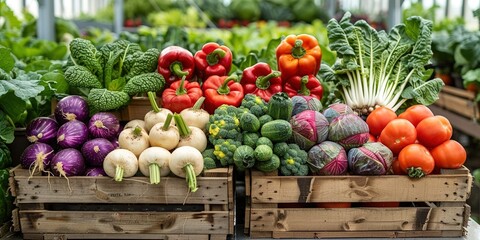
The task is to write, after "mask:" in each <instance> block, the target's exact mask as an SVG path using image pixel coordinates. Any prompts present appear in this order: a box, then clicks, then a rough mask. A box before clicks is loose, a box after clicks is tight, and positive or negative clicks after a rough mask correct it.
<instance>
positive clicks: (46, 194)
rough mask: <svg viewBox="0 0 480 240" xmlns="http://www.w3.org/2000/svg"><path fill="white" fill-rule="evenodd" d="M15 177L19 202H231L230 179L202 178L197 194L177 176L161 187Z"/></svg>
mask: <svg viewBox="0 0 480 240" xmlns="http://www.w3.org/2000/svg"><path fill="white" fill-rule="evenodd" d="M14 178H15V182H16V183H15V184H14V185H13V186H15V188H16V189H15V192H16V194H17V203H55V202H57V203H62V202H65V203H66V202H76V203H102V202H103V203H155V204H174V203H184V202H186V203H188V204H228V203H229V195H228V191H229V189H228V186H227V184H228V179H227V178H226V177H199V178H197V179H198V188H199V189H198V190H197V191H196V192H194V193H192V192H189V190H188V187H187V184H186V183H185V179H182V178H177V177H163V178H162V180H161V183H160V184H158V185H152V184H150V183H149V182H148V179H147V178H145V177H133V178H129V179H125V180H124V181H123V182H121V183H119V182H115V181H113V180H112V179H111V178H108V177H71V178H70V179H69V184H68V183H67V180H66V179H64V178H59V177H44V176H33V177H31V178H29V177H28V176H24V175H18V174H17V175H15V177H14ZM69 187H70V188H71V191H70V189H69ZM230 201H231V200H230Z"/></svg>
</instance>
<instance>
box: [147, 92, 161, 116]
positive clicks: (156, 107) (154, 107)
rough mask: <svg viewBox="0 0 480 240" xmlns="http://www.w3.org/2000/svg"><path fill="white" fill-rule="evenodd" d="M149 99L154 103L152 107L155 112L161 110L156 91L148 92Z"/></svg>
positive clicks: (151, 103)
mask: <svg viewBox="0 0 480 240" xmlns="http://www.w3.org/2000/svg"><path fill="white" fill-rule="evenodd" d="M148 100H149V101H150V105H152V109H153V111H154V112H156V113H158V112H160V108H159V107H158V104H157V95H156V94H155V93H154V92H148Z"/></svg>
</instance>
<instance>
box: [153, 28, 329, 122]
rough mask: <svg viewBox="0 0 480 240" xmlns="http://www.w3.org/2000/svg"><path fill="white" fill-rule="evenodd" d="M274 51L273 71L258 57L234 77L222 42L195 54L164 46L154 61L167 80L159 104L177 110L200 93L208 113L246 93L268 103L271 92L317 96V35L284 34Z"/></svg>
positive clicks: (319, 88) (237, 103)
mask: <svg viewBox="0 0 480 240" xmlns="http://www.w3.org/2000/svg"><path fill="white" fill-rule="evenodd" d="M275 53H276V58H277V64H278V65H277V69H278V71H277V70H273V69H272V67H271V66H270V65H269V64H267V63H265V62H258V63H256V64H254V65H252V66H249V67H247V68H245V69H244V70H243V71H242V75H241V77H238V76H237V75H235V74H232V75H229V74H230V71H231V69H232V51H231V50H230V49H229V48H228V47H226V46H224V45H220V44H218V43H215V42H209V43H206V44H205V45H203V47H202V48H201V49H200V50H198V51H197V52H196V53H195V54H193V53H191V52H190V51H188V50H187V49H184V48H182V47H179V46H170V47H167V48H165V49H163V50H162V51H161V53H160V56H159V61H158V72H159V73H160V74H161V75H162V76H163V77H164V78H165V81H166V89H165V90H164V91H163V93H162V103H163V106H164V107H166V108H168V109H170V110H172V111H173V112H180V111H182V110H183V109H186V108H191V107H193V105H194V104H195V102H196V101H197V100H198V99H199V98H200V97H202V96H204V97H205V102H204V109H205V110H207V111H208V112H209V113H210V114H212V113H213V111H214V110H215V109H216V108H217V107H219V106H221V105H222V104H228V105H233V106H236V107H238V106H240V103H241V101H242V99H243V97H244V95H245V94H248V93H252V94H255V95H258V96H260V97H261V98H262V99H264V100H265V101H267V102H268V101H269V100H270V97H271V96H272V95H273V94H275V93H277V92H282V91H283V92H286V93H287V94H288V96H290V97H292V96H295V95H306V96H312V97H315V98H318V99H319V100H320V99H321V98H322V95H323V89H322V85H321V82H320V80H319V79H318V78H317V77H316V75H317V73H318V71H319V70H320V63H321V58H322V52H321V49H320V46H319V44H318V41H317V39H316V38H315V37H314V36H311V35H308V34H300V35H289V36H287V37H286V38H284V39H283V40H282V41H281V43H280V44H279V45H278V46H277V48H276V52H275Z"/></svg>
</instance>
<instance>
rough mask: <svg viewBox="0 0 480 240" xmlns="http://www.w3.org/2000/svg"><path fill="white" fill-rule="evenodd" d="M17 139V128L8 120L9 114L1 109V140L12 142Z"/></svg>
mask: <svg viewBox="0 0 480 240" xmlns="http://www.w3.org/2000/svg"><path fill="white" fill-rule="evenodd" d="M13 139H15V128H14V127H13V126H12V124H11V123H10V122H9V121H8V120H7V115H5V113H4V112H3V111H1V110H0V140H1V141H2V142H5V143H7V144H10V143H12V142H13Z"/></svg>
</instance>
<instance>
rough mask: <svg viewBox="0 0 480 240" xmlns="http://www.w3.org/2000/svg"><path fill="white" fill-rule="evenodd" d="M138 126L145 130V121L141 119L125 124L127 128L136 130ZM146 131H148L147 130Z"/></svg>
mask: <svg viewBox="0 0 480 240" xmlns="http://www.w3.org/2000/svg"><path fill="white" fill-rule="evenodd" d="M136 126H139V127H141V128H143V129H145V121H143V120H140V119H134V120H131V121H129V122H127V124H125V127H124V129H125V128H134V127H136ZM145 131H146V130H145Z"/></svg>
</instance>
